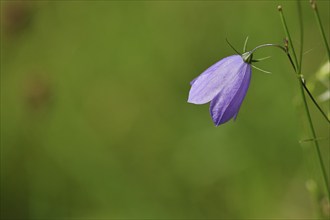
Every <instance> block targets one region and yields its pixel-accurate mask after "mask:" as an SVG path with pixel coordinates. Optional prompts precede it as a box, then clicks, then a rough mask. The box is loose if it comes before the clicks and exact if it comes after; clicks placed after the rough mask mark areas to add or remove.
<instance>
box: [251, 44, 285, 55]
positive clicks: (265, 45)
mask: <svg viewBox="0 0 330 220" xmlns="http://www.w3.org/2000/svg"><path fill="white" fill-rule="evenodd" d="M263 47H277V48H280V49H281V50H283V51H284V52H285V53H287V50H286V48H285V47H283V46H281V45H279V44H261V45H259V46H257V47H255V48H254V49H253V50H251V51H250V53H254V52H255V51H256V50H258V49H260V48H263Z"/></svg>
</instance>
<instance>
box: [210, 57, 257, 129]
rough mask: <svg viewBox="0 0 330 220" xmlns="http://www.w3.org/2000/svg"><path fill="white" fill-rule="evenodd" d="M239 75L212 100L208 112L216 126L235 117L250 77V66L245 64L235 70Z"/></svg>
mask: <svg viewBox="0 0 330 220" xmlns="http://www.w3.org/2000/svg"><path fill="white" fill-rule="evenodd" d="M237 75H239V76H240V77H238V78H236V81H235V82H232V84H230V85H227V86H226V88H225V89H223V90H222V91H221V92H220V93H219V94H218V95H217V96H216V97H215V98H214V99H213V100H212V101H211V105H210V113H211V116H212V120H213V122H214V124H215V125H216V126H219V125H220V124H223V123H225V122H227V121H229V120H230V119H231V118H233V117H236V116H237V114H238V111H239V108H240V106H241V104H242V102H243V99H244V97H245V95H246V92H247V90H248V88H249V84H250V79H251V66H250V65H249V64H246V63H245V65H244V66H243V67H242V68H241V69H240V71H239V72H237Z"/></svg>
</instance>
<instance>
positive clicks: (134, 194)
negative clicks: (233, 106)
mask: <svg viewBox="0 0 330 220" xmlns="http://www.w3.org/2000/svg"><path fill="white" fill-rule="evenodd" d="M279 4H282V6H283V11H284V14H285V16H286V19H287V22H288V25H289V28H290V31H291V34H292V35H293V41H294V43H295V46H296V47H298V46H299V45H300V42H299V28H298V17H297V8H296V2H295V1H80V0H77V1H62V0H59V1H1V217H2V218H3V219H49V218H52V219H69V218H71V219H98V218H99V219H207V218H213V219H229V218H231V219H244V218H250V219H251V218H261V219H266V218H283V219H288V218H296V219H302V218H313V217H315V216H317V208H316V206H315V204H314V202H315V196H314V195H313V194H311V193H309V191H308V190H307V188H306V182H307V180H309V179H314V180H315V181H316V182H317V183H320V184H319V190H320V191H321V190H322V185H321V183H322V182H321V180H322V179H321V178H320V173H319V167H318V163H317V161H316V160H315V158H316V157H315V149H314V147H313V145H312V143H311V142H303V143H299V141H302V140H305V139H308V138H310V134H309V130H308V127H307V124H306V117H305V112H304V110H303V106H302V104H301V100H300V94H299V90H298V89H299V87H298V83H297V80H296V76H295V74H294V72H293V69H292V67H291V66H290V63H289V61H288V60H287V58H286V56H285V55H284V54H283V53H282V52H281V51H280V50H278V49H275V48H265V49H263V50H259V51H258V52H257V53H256V54H255V57H259V58H260V57H263V56H268V55H269V56H272V57H271V59H268V60H266V61H264V62H261V63H259V64H257V66H258V67H261V68H263V69H266V70H268V71H271V72H272V74H264V73H262V72H259V71H257V70H253V73H252V79H251V84H250V88H249V91H248V93H247V96H246V98H245V100H244V102H243V105H242V108H241V110H240V113H239V116H238V118H237V120H236V121H230V122H228V123H226V124H224V125H221V126H220V127H215V126H214V125H213V123H212V120H211V118H210V115H209V106H208V105H192V104H189V103H187V98H188V92H189V89H190V85H189V82H190V81H191V80H192V79H193V78H195V77H196V76H197V75H199V74H200V73H201V72H203V71H204V70H205V69H206V68H207V67H209V66H211V65H212V64H213V63H215V62H217V61H218V60H220V59H222V58H224V57H226V56H229V55H232V54H234V53H235V52H234V51H233V50H232V49H231V48H230V47H229V46H228V44H227V43H226V40H225V39H226V38H227V39H228V40H229V41H230V42H231V43H232V44H233V45H234V46H235V47H236V48H237V49H238V50H239V51H242V48H243V44H244V40H245V38H246V37H247V36H249V43H248V49H253V48H254V47H255V46H258V45H260V44H263V43H279V44H282V43H283V38H284V37H285V35H284V31H283V29H282V25H281V21H280V17H279V14H278V11H277V5H279ZM318 6H319V11H320V14H321V19H322V21H323V24H324V27H325V31H326V35H327V36H329V11H330V10H329V1H318ZM302 9H303V20H304V29H305V35H304V37H305V44H304V57H303V74H304V76H305V78H306V79H307V82H308V83H310V84H309V85H310V86H311V88H312V87H313V90H312V91H313V94H315V96H316V97H317V96H318V95H320V94H321V93H323V92H324V91H325V90H326V86H325V85H324V84H322V83H321V82H319V81H318V78H317V77H315V74H316V73H317V72H318V71H319V69H320V67H321V66H322V65H324V64H325V63H326V61H327V56H326V51H325V48H324V46H323V42H322V38H321V36H320V34H319V30H318V28H317V23H316V22H315V19H314V15H313V12H312V10H311V7H310V5H309V2H308V1H303V2H302ZM328 39H329V38H328ZM305 52H306V53H305ZM310 104H311V103H310ZM320 105H321V106H322V108H323V109H324V110H325V111H328V109H329V102H323V103H320ZM310 106H311V107H310V108H311V111H312V113H313V120H314V122H315V126H316V129H317V132H318V136H319V137H320V138H325V139H322V140H321V141H320V144H321V150H322V153H323V157H324V160H325V163H327V164H329V139H327V138H328V137H329V133H328V132H329V124H327V122H326V121H325V120H324V119H323V118H322V116H321V115H320V114H319V112H318V111H317V109H316V108H315V107H314V106H313V105H312V104H311V105H310ZM328 171H329V169H328Z"/></svg>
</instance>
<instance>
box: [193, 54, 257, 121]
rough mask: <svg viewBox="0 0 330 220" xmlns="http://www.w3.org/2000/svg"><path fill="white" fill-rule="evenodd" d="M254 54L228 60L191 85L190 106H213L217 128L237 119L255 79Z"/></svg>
mask: <svg viewBox="0 0 330 220" xmlns="http://www.w3.org/2000/svg"><path fill="white" fill-rule="evenodd" d="M251 59H252V53H249V52H247V53H246V54H243V55H242V56H241V55H233V56H229V57H226V58H224V59H222V60H220V61H218V62H217V63H215V64H214V65H213V66H211V67H209V68H208V69H207V70H205V71H204V72H203V73H202V74H201V75H199V76H198V77H197V78H195V79H194V80H193V81H192V82H191V89H190V92H189V98H188V102H189V103H193V104H205V103H208V102H211V103H210V113H211V116H212V120H213V122H214V124H215V125H216V126H219V125H220V124H223V123H225V122H227V121H229V120H230V119H231V118H236V117H237V114H238V111H239V109H240V107H241V104H242V102H243V99H244V97H245V95H246V93H247V90H248V88H249V84H250V79H251V65H250V63H251Z"/></svg>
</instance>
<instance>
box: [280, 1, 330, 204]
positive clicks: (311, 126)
mask: <svg viewBox="0 0 330 220" xmlns="http://www.w3.org/2000/svg"><path fill="white" fill-rule="evenodd" d="M298 2H299V1H298ZM278 10H279V12H280V17H281V21H282V24H283V28H284V31H285V34H286V36H287V38H288V40H289V46H290V48H291V51H292V55H293V58H294V62H295V64H296V65H295V66H296V67H297V68H295V70H296V74H297V75H298V77H299V76H300V75H301V61H302V47H303V42H300V44H301V48H300V63H298V59H297V56H296V53H295V50H294V47H293V43H292V39H291V36H290V33H289V29H288V26H287V24H286V21H285V17H284V14H283V10H282V6H278ZM298 10H299V21H300V26H301V27H300V32H301V33H300V34H301V35H303V32H302V31H303V29H302V18H301V17H302V13H301V6H300V3H298ZM300 39H301V40H303V37H302V36H301V37H300ZM299 78H300V79H298V80H299V88H300V93H301V97H302V100H303V104H304V107H305V111H306V115H307V119H308V124H309V127H310V130H311V133H312V138H313V142H314V144H315V147H316V153H317V157H318V160H319V164H320V168H321V172H322V176H323V180H324V183H325V187H326V190H327V194H328V198H329V199H330V190H329V183H328V177H327V173H326V169H325V167H324V163H323V159H322V155H321V150H320V146H319V143H318V141H317V138H316V132H315V128H314V125H313V121H312V117H311V114H310V111H309V108H308V104H307V100H306V96H305V92H304V87H303V82H302V81H301V77H299Z"/></svg>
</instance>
